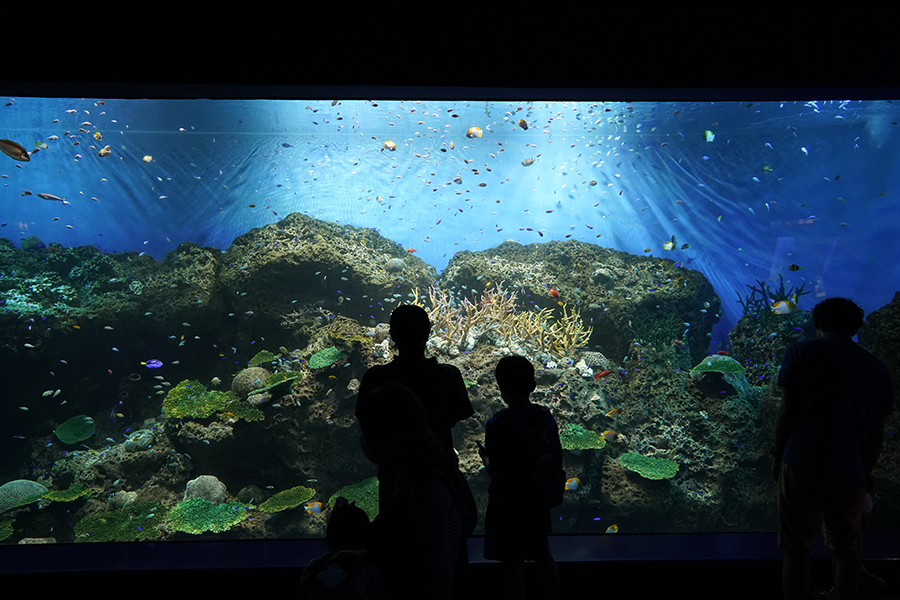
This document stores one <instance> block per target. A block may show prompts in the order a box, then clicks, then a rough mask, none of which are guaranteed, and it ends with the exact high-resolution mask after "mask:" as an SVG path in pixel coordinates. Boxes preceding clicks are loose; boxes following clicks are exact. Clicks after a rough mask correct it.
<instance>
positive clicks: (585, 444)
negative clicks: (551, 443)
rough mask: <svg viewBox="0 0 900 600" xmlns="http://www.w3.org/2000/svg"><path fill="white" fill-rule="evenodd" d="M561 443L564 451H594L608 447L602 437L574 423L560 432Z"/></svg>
mask: <svg viewBox="0 0 900 600" xmlns="http://www.w3.org/2000/svg"><path fill="white" fill-rule="evenodd" d="M559 441H560V442H561V443H562V447H563V450H593V449H602V448H604V447H605V446H606V440H605V439H603V437H602V436H600V435H598V434H596V433H594V432H593V431H590V430H588V429H585V428H584V427H582V426H581V425H575V424H574V423H569V424H568V425H566V428H565V429H563V430H562V431H560V432H559Z"/></svg>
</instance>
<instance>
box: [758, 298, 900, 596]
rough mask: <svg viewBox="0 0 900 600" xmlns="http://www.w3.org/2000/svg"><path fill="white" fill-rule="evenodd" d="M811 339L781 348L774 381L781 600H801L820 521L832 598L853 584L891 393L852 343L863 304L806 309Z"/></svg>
mask: <svg viewBox="0 0 900 600" xmlns="http://www.w3.org/2000/svg"><path fill="white" fill-rule="evenodd" d="M813 321H814V324H815V326H816V329H817V330H818V331H819V337H818V338H816V339H812V340H806V341H803V342H798V343H794V344H791V345H790V346H788V348H787V349H786V350H785V353H784V360H783V362H782V365H781V371H780V373H779V375H778V385H779V386H781V387H782V392H783V397H782V402H781V407H780V409H779V412H778V417H777V421H776V426H775V447H774V448H773V455H774V461H773V469H772V475H773V478H774V479H775V480H776V481H777V482H778V513H779V528H778V545H779V547H780V548H781V549H782V552H783V555H784V564H783V568H782V587H783V589H784V596H785V598H786V599H787V600H807V597H808V595H809V557H810V554H811V552H812V547H813V541H814V539H815V537H816V536H817V534H818V533H819V518H820V516H821V518H822V519H824V521H825V524H826V526H827V528H828V532H829V540H830V541H831V545H832V548H831V550H832V553H833V558H834V560H833V565H834V597H835V598H837V599H838V600H850V599H852V598H854V597H855V595H856V592H857V587H858V585H859V566H860V562H859V550H860V536H861V532H860V530H861V515H862V508H863V500H864V498H865V494H866V488H867V486H868V485H871V483H872V475H871V474H872V469H873V467H874V466H875V463H876V462H877V461H878V457H879V455H880V454H881V446H882V437H883V432H884V424H885V421H886V419H887V416H888V415H889V414H890V412H891V411H892V410H893V405H894V395H893V389H892V386H891V378H890V373H889V372H888V369H887V367H885V366H884V364H883V363H882V362H881V361H879V360H878V359H877V358H875V357H874V356H873V355H871V354H870V353H869V352H867V351H865V350H864V349H862V348H860V347H859V346H858V345H857V344H856V343H855V342H854V341H853V339H852V338H853V336H854V335H856V333H857V331H858V330H859V328H860V326H861V325H862V323H863V310H862V309H861V308H860V307H859V306H857V305H856V304H855V303H853V302H852V301H850V300H848V299H846V298H829V299H826V300H823V301H822V302H820V303H819V304H817V305H816V307H815V308H814V309H813Z"/></svg>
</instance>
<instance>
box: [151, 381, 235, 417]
mask: <svg viewBox="0 0 900 600" xmlns="http://www.w3.org/2000/svg"><path fill="white" fill-rule="evenodd" d="M231 398H232V394H231V392H216V391H209V390H207V389H206V388H205V387H203V384H202V383H200V382H199V381H196V380H188V379H185V380H184V381H182V382H181V383H179V384H178V385H176V386H175V387H174V388H172V389H171V390H169V393H168V394H166V399H165V400H163V410H164V411H165V413H166V415H167V416H169V417H172V418H175V419H184V418H196V419H205V418H206V417H208V416H210V415H211V414H213V413H215V412H218V411H220V410H222V409H224V408H225V406H226V405H227V404H228V400H229V399H231Z"/></svg>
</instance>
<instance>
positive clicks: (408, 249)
mask: <svg viewBox="0 0 900 600" xmlns="http://www.w3.org/2000/svg"><path fill="white" fill-rule="evenodd" d="M406 251H407V252H415V251H416V249H415V248H407V249H406Z"/></svg>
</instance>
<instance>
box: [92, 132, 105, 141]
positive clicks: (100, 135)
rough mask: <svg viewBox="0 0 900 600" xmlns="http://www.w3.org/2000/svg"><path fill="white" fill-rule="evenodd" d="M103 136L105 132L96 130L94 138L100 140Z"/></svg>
mask: <svg viewBox="0 0 900 600" xmlns="http://www.w3.org/2000/svg"><path fill="white" fill-rule="evenodd" d="M102 137H103V134H102V133H100V132H99V131H95V132H94V139H95V140H99V139H100V138H102Z"/></svg>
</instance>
